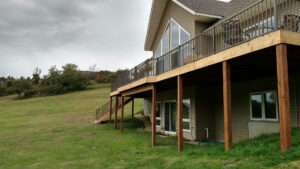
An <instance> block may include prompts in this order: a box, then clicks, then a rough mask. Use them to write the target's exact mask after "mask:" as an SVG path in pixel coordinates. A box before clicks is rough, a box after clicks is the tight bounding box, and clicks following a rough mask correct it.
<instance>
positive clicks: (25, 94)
mask: <svg viewBox="0 0 300 169" xmlns="http://www.w3.org/2000/svg"><path fill="white" fill-rule="evenodd" d="M35 94H36V90H26V91H25V92H24V97H25V98H29V97H32V96H33V95H35Z"/></svg>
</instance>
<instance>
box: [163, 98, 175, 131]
mask: <svg viewBox="0 0 300 169" xmlns="http://www.w3.org/2000/svg"><path fill="white" fill-rule="evenodd" d="M176 117H177V110H176V101H166V102H165V131H166V132H171V133H176Z"/></svg>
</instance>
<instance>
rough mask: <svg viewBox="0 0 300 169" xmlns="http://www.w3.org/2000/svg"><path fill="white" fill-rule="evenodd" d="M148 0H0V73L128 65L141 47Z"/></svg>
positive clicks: (146, 55) (142, 55) (139, 58)
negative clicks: (67, 64)
mask: <svg viewBox="0 0 300 169" xmlns="http://www.w3.org/2000/svg"><path fill="white" fill-rule="evenodd" d="M151 3H152V0H1V2H0V76H8V75H12V76H17V77H20V76H31V74H32V72H33V70H34V68H35V67H39V68H41V69H42V74H46V73H47V72H48V69H49V68H50V66H52V65H57V67H58V68H60V67H61V66H62V65H64V64H66V63H74V64H77V65H78V66H79V68H80V69H81V70H88V68H89V67H90V66H91V65H93V64H96V65H97V68H98V69H101V70H104V69H105V70H116V69H118V68H131V67H133V66H135V65H137V64H138V63H140V62H142V61H144V60H145V59H147V58H149V57H151V55H152V53H151V52H145V51H144V41H145V37H146V31H147V25H148V20H149V15H150V9H151Z"/></svg>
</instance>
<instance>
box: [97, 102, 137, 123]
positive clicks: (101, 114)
mask: <svg viewBox="0 0 300 169" xmlns="http://www.w3.org/2000/svg"><path fill="white" fill-rule="evenodd" d="M132 99H133V98H131V97H126V98H125V99H124V106H125V105H126V104H128V103H129V102H131V101H132ZM113 105H115V104H113ZM121 108H122V102H121V101H119V104H118V110H119V109H121ZM115 111H116V106H113V107H112V114H113V113H114V112H115ZM109 115H110V102H109V101H108V102H106V103H105V104H104V105H102V106H101V107H99V108H98V109H96V119H95V122H94V123H95V124H100V123H101V122H102V121H103V120H105V119H107V118H109Z"/></svg>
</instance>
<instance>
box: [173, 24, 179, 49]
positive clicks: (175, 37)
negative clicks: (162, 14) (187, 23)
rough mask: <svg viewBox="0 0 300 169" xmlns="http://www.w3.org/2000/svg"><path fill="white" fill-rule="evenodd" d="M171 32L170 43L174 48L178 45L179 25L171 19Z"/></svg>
mask: <svg viewBox="0 0 300 169" xmlns="http://www.w3.org/2000/svg"><path fill="white" fill-rule="evenodd" d="M171 29H172V34H171V39H172V44H171V49H175V48H176V47H178V46H179V26H178V25H177V24H176V23H175V22H174V21H172V28H171Z"/></svg>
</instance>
